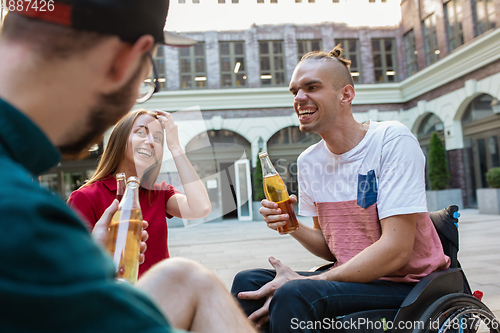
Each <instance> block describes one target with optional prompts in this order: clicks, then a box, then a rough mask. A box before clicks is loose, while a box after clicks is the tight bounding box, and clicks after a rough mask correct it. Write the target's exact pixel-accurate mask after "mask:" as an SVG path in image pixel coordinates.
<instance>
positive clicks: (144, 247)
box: [141, 242, 148, 254]
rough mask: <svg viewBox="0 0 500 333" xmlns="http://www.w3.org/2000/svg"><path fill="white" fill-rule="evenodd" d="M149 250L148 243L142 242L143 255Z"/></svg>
mask: <svg viewBox="0 0 500 333" xmlns="http://www.w3.org/2000/svg"><path fill="white" fill-rule="evenodd" d="M147 249H148V244H146V242H141V254H143V253H144V252H146V250H147Z"/></svg>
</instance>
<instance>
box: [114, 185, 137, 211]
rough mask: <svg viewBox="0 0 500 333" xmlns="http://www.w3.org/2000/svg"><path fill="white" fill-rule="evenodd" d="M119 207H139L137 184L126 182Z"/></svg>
mask: <svg viewBox="0 0 500 333" xmlns="http://www.w3.org/2000/svg"><path fill="white" fill-rule="evenodd" d="M119 209H120V210H121V209H141V206H140V204H139V184H138V183H136V182H128V183H127V188H126V189H125V194H124V195H123V199H122V200H121V202H120V205H119Z"/></svg>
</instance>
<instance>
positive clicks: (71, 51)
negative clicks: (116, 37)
mask: <svg viewBox="0 0 500 333" xmlns="http://www.w3.org/2000/svg"><path fill="white" fill-rule="evenodd" d="M109 37H111V35H105V34H100V33H96V32H89V31H83V30H74V29H71V28H68V27H65V26H62V25H58V24H54V23H48V22H44V21H39V20H35V19H32V18H29V17H25V16H21V15H18V14H15V13H9V14H8V15H7V16H6V17H5V21H4V25H3V28H2V39H5V40H12V41H15V42H21V43H26V44H29V45H30V46H31V47H33V51H35V52H34V53H35V54H36V55H37V56H38V57H40V58H41V59H42V60H44V61H57V60H64V59H68V58H70V57H72V56H75V55H77V54H84V53H85V52H87V51H89V50H92V49H93V48H94V47H96V46H97V45H99V44H100V42H102V41H104V40H105V39H106V38H109Z"/></svg>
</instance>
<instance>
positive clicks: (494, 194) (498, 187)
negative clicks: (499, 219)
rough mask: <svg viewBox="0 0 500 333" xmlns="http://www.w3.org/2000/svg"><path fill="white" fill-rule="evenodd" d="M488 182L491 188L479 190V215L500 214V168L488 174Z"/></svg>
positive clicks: (491, 170)
mask: <svg viewBox="0 0 500 333" xmlns="http://www.w3.org/2000/svg"><path fill="white" fill-rule="evenodd" d="M486 182H487V183H488V185H489V187H490V188H480V189H477V208H478V209H479V214H500V168H499V167H496V168H491V169H490V170H488V172H486Z"/></svg>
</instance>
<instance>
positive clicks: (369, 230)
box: [315, 200, 450, 282]
mask: <svg viewBox="0 0 500 333" xmlns="http://www.w3.org/2000/svg"><path fill="white" fill-rule="evenodd" d="M315 205H316V209H317V212H318V221H319V225H320V227H321V231H322V232H323V235H324V236H325V240H326V243H327V244H328V247H329V248H330V251H331V252H332V254H333V255H334V256H335V258H336V259H337V262H336V263H335V266H334V267H336V266H340V265H342V264H344V263H346V262H347V261H349V260H350V259H351V258H353V257H354V256H356V255H357V254H358V253H360V252H361V251H363V250H364V249H365V248H367V247H368V246H370V245H372V244H373V243H375V242H376V241H377V240H378V239H379V238H380V236H381V232H382V231H381V226H380V221H379V219H378V213H377V204H376V203H375V204H373V205H371V206H369V207H368V208H366V209H364V208H362V207H360V206H358V205H357V203H356V200H351V201H342V202H316V203H315ZM418 216H419V218H418V220H417V230H416V233H415V242H414V245H413V253H412V256H411V258H410V261H409V262H408V263H407V264H406V265H405V266H403V267H402V268H400V269H399V270H397V271H395V272H393V273H391V274H389V275H388V276H386V277H383V278H381V279H382V280H389V281H394V282H418V281H419V280H420V279H421V278H423V277H424V276H426V275H428V274H430V273H432V272H434V271H439V270H443V269H446V268H448V267H449V265H450V258H448V257H447V256H446V255H445V254H444V252H443V247H442V245H441V241H440V240H439V236H438V234H437V232H436V229H435V228H434V225H433V224H432V221H431V219H430V217H429V214H428V213H425V214H424V213H421V214H419V215H418Z"/></svg>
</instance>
